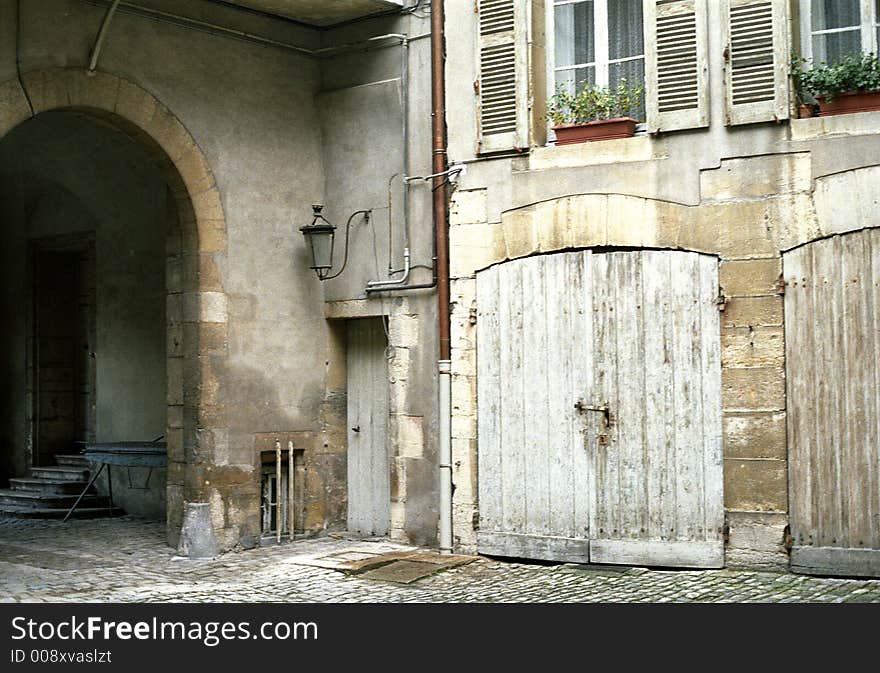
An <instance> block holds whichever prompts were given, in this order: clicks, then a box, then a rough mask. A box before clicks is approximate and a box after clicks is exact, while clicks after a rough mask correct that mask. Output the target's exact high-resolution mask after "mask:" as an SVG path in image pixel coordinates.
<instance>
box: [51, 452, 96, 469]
mask: <svg viewBox="0 0 880 673" xmlns="http://www.w3.org/2000/svg"><path fill="white" fill-rule="evenodd" d="M55 462H56V463H58V465H60V466H62V467H66V466H70V467H77V468H80V469H83V470H87V469H89V461H87V460H86V457H85V456H83V455H80V454H68V455H59V456H55Z"/></svg>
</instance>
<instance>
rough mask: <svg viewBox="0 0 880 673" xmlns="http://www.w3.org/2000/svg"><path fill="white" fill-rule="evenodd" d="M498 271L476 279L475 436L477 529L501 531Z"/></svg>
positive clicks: (484, 274)
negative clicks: (477, 412)
mask: <svg viewBox="0 0 880 673" xmlns="http://www.w3.org/2000/svg"><path fill="white" fill-rule="evenodd" d="M498 283H499V270H498V267H493V268H491V269H488V270H487V271H484V272H482V273H481V274H480V275H479V277H478V279H477V310H478V315H477V339H478V343H479V348H478V353H477V400H478V404H479V410H480V413H479V414H478V421H477V422H478V426H477V436H478V437H479V454H478V458H479V465H478V467H479V471H478V473H479V503H480V527H481V528H482V529H485V530H500V529H501V528H502V522H501V513H502V501H501V489H502V484H501V446H502V444H501V419H502V415H503V412H504V410H503V409H502V407H501V367H500V361H501V330H500V325H499V309H500V307H499V306H498V298H499V296H500V292H499V285H498Z"/></svg>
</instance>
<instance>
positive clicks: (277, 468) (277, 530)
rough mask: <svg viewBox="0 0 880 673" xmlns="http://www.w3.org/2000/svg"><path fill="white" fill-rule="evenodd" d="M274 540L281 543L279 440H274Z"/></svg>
mask: <svg viewBox="0 0 880 673" xmlns="http://www.w3.org/2000/svg"><path fill="white" fill-rule="evenodd" d="M275 541H276V542H278V543H279V544H280V543H281V442H279V441H278V440H277V439H276V440H275Z"/></svg>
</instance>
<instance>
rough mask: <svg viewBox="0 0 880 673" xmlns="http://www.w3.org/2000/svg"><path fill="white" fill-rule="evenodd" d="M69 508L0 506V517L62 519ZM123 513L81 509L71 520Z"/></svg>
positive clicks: (115, 509) (77, 509)
mask: <svg viewBox="0 0 880 673" xmlns="http://www.w3.org/2000/svg"><path fill="white" fill-rule="evenodd" d="M69 509H70V508H69V507H68V508H60V507H21V506H17V505H0V517H7V518H16V519H63V518H64V517H65V516H67V512H68V510H69ZM123 514H125V512H124V511H123V510H122V508H120V507H114V508H113V510H112V511H111V510H110V509H109V508H107V507H83V506H82V503H80V506H79V507H77V508H76V509H75V510H73V514H71V515H70V518H71V519H97V518H99V517H105V516H122V515H123Z"/></svg>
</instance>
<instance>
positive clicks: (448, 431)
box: [431, 0, 452, 554]
mask: <svg viewBox="0 0 880 673" xmlns="http://www.w3.org/2000/svg"><path fill="white" fill-rule="evenodd" d="M444 14H445V12H444V7H443V0H433V1H432V2H431V103H432V121H431V130H432V138H433V142H432V162H431V165H432V172H433V174H434V175H435V176H436V177H435V178H434V180H433V188H434V189H433V191H434V232H435V236H436V251H437V322H438V329H439V341H440V358H439V361H438V363H437V365H438V379H439V381H438V382H439V425H440V446H439V456H438V458H439V461H438V462H439V467H440V523H439V530H438V533H439V538H440V540H439V541H440V551H441V553H444V554H451V553H452V405H451V401H452V400H451V397H452V361H451V359H450V341H449V222H448V219H447V214H448V213H447V198H446V180H447V176H446V175H445V174H444V173H445V171H446V168H447V166H446V163H447V159H446V77H445V72H444V71H445V67H446V53H445V50H446V44H445V36H444V25H443V24H444V20H445V16H444Z"/></svg>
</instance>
